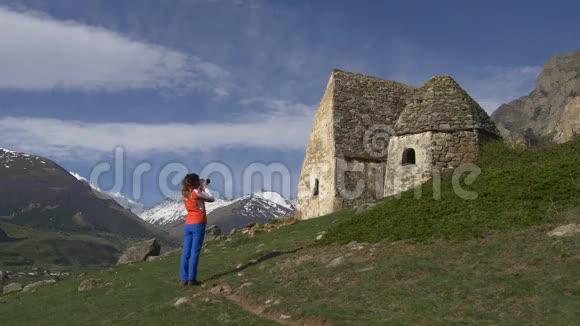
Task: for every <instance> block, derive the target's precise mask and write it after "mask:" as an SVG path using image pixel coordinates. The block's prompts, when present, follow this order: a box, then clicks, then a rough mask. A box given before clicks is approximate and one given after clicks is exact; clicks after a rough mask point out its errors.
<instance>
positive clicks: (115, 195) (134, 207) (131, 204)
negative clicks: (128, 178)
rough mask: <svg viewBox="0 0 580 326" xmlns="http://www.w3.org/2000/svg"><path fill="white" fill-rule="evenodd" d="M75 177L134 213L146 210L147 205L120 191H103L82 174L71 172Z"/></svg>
mask: <svg viewBox="0 0 580 326" xmlns="http://www.w3.org/2000/svg"><path fill="white" fill-rule="evenodd" d="M69 173H70V174H71V175H72V176H73V177H75V178H76V179H77V180H79V181H81V182H84V183H86V184H88V185H89V186H90V187H91V188H92V189H93V190H94V191H96V192H97V193H100V194H101V195H102V196H103V197H104V198H110V199H113V200H114V201H116V202H117V204H119V205H121V207H123V208H126V209H128V210H130V211H131V212H133V214H141V213H143V211H144V210H145V205H143V204H141V203H138V202H136V201H134V200H132V199H129V198H127V197H125V196H124V195H123V194H121V193H119V192H108V191H103V190H101V189H100V188H99V187H97V186H96V185H94V184H92V183H90V182H89V181H88V180H87V179H85V178H83V177H82V176H80V175H79V174H78V173H75V172H69Z"/></svg>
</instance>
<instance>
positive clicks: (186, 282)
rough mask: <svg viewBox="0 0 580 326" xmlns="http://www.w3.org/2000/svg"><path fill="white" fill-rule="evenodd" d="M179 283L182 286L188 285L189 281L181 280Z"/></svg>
mask: <svg viewBox="0 0 580 326" xmlns="http://www.w3.org/2000/svg"><path fill="white" fill-rule="evenodd" d="M181 285H183V286H186V285H189V282H188V281H181Z"/></svg>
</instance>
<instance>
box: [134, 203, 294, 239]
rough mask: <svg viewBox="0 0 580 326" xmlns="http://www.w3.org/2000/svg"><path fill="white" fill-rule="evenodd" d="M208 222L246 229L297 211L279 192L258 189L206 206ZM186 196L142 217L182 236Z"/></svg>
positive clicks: (227, 230)
mask: <svg viewBox="0 0 580 326" xmlns="http://www.w3.org/2000/svg"><path fill="white" fill-rule="evenodd" d="M206 210H207V212H208V224H214V225H217V226H219V227H220V229H222V231H223V232H226V233H227V232H229V231H230V230H232V229H234V228H242V227H244V226H245V225H246V224H247V223H249V222H259V223H267V222H270V221H272V220H273V219H275V218H279V217H285V216H289V215H292V214H293V213H294V205H292V203H290V201H288V200H287V199H285V198H284V197H283V196H282V195H280V194H278V193H276V192H258V193H255V194H252V195H247V196H243V197H240V198H237V199H234V200H221V199H218V200H216V201H215V202H213V203H208V204H207V206H206ZM186 215H187V212H186V211H185V208H184V205H183V199H182V198H181V197H177V198H173V199H166V200H165V201H163V202H162V203H160V204H159V205H157V206H155V207H153V208H150V209H147V210H145V211H144V212H143V213H141V214H140V215H139V216H140V217H141V218H142V219H144V220H145V221H147V222H149V223H152V224H154V225H156V226H158V227H160V228H161V229H162V230H164V231H167V232H169V234H170V235H172V236H174V237H175V238H181V236H182V233H183V230H182V226H183V224H184V221H185V216H186Z"/></svg>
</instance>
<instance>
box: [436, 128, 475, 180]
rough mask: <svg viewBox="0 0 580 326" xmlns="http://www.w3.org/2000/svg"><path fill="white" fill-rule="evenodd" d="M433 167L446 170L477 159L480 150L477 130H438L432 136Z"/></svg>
mask: <svg viewBox="0 0 580 326" xmlns="http://www.w3.org/2000/svg"><path fill="white" fill-rule="evenodd" d="M431 149H432V160H433V161H432V164H433V167H434V168H436V169H438V170H440V171H445V170H449V169H453V168H456V167H458V166H459V165H461V164H462V163H472V162H474V161H475V158H476V155H477V152H478V151H479V141H478V133H477V132H475V131H456V132H436V133H433V136H432V147H431Z"/></svg>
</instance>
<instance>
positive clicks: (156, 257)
mask: <svg viewBox="0 0 580 326" xmlns="http://www.w3.org/2000/svg"><path fill="white" fill-rule="evenodd" d="M156 260H161V256H149V257H147V260H146V261H156Z"/></svg>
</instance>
